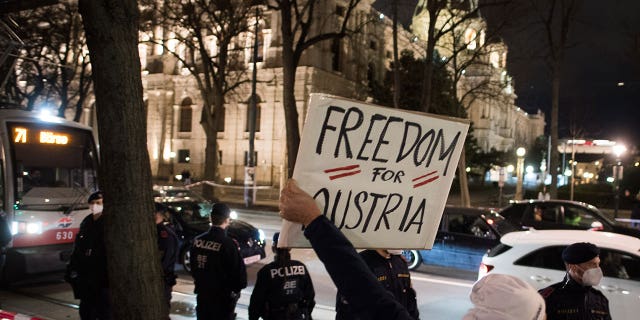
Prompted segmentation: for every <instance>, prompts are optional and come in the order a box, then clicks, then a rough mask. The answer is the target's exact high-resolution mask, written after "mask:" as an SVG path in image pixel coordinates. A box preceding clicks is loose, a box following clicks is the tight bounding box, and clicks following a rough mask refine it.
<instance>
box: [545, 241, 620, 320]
mask: <svg viewBox="0 0 640 320" xmlns="http://www.w3.org/2000/svg"><path fill="white" fill-rule="evenodd" d="M562 260H563V261H564V264H565V268H566V270H567V273H566V275H565V277H564V280H562V281H561V282H558V283H556V284H553V285H551V286H549V287H547V288H544V289H542V290H540V294H541V295H542V297H543V298H544V300H545V302H546V304H547V319H549V320H573V319H589V320H610V319H611V313H610V312H609V300H607V298H606V297H605V296H604V294H602V292H600V291H599V290H597V289H595V288H593V287H594V286H597V285H598V284H599V283H600V280H601V279H602V270H601V269H600V249H599V248H598V247H597V246H596V245H594V244H592V243H588V242H578V243H574V244H572V245H570V246H568V247H567V248H565V249H564V250H563V251H562Z"/></svg>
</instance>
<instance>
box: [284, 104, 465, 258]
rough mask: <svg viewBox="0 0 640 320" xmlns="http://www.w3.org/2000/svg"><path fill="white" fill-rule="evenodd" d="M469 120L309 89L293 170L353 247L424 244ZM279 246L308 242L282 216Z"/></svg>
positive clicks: (435, 221) (434, 225)
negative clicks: (304, 118)
mask: <svg viewBox="0 0 640 320" xmlns="http://www.w3.org/2000/svg"><path fill="white" fill-rule="evenodd" d="M468 128H469V122H468V121H467V120H464V119H457V118H448V117H443V116H437V115H431V114H424V113H416V112H409V111H403V110H399V109H391V108H384V107H379V106H375V105H371V104H367V103H363V102H359V101H354V100H348V99H343V98H338V97H334V96H329V95H323V94H312V95H311V98H310V102H309V109H308V113H307V117H306V121H305V125H304V127H303V132H302V139H301V141H300V148H299V150H298V157H297V160H296V166H295V168H294V173H293V178H294V179H296V180H297V182H298V185H299V186H300V188H302V189H303V190H305V191H306V192H308V193H309V194H310V195H311V196H312V197H313V198H314V199H315V200H316V203H317V204H318V206H319V207H320V209H321V212H322V213H323V214H324V215H325V216H326V217H327V218H329V219H330V220H331V221H332V222H333V223H334V224H335V225H336V226H337V227H338V228H339V229H340V230H341V231H342V232H343V233H344V234H345V236H346V237H347V238H348V239H349V240H350V241H351V242H352V243H353V245H354V246H355V247H356V248H388V249H401V248H402V249H409V248H411V249H419V248H426V249H429V248H431V246H432V245H433V240H434V238H435V235H436V232H437V228H438V224H439V222H440V218H441V216H442V211H443V210H444V206H445V204H446V201H447V196H448V194H449V189H450V188H451V182H452V180H453V177H454V175H455V171H456V167H457V164H458V159H459V157H460V153H461V151H462V148H463V147H464V141H465V137H466V134H467V130H468ZM278 245H279V246H282V247H310V244H309V243H308V241H307V240H306V239H305V238H304V235H303V234H302V226H301V225H299V224H295V223H291V222H289V221H284V223H283V226H282V232H281V235H280V241H279V243H278Z"/></svg>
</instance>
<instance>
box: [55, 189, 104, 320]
mask: <svg viewBox="0 0 640 320" xmlns="http://www.w3.org/2000/svg"><path fill="white" fill-rule="evenodd" d="M88 201H89V210H91V214H90V215H88V216H87V217H86V218H84V220H82V223H80V230H79V231H78V235H77V236H76V240H75V243H74V245H73V251H72V252H71V258H70V260H69V264H68V265H67V273H66V274H65V280H67V282H69V283H71V286H72V288H73V293H74V296H75V298H76V299H80V319H82V320H95V319H100V320H105V319H111V307H110V302H109V283H108V280H107V255H106V251H105V244H104V218H103V216H102V208H103V194H102V192H100V191H98V192H94V193H92V194H91V195H90V196H89V200H88Z"/></svg>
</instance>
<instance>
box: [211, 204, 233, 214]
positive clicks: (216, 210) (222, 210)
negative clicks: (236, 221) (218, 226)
mask: <svg viewBox="0 0 640 320" xmlns="http://www.w3.org/2000/svg"><path fill="white" fill-rule="evenodd" d="M211 216H212V217H221V218H229V217H230V216H231V210H230V209H229V207H227V205H226V204H224V203H216V204H214V205H213V207H211Z"/></svg>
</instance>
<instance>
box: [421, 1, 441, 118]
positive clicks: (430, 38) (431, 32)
mask: <svg viewBox="0 0 640 320" xmlns="http://www.w3.org/2000/svg"><path fill="white" fill-rule="evenodd" d="M428 6H429V5H428ZM433 10H434V9H432V8H429V17H430V18H429V29H428V30H427V52H426V53H427V56H426V58H425V61H426V62H427V63H426V64H425V67H424V79H423V80H422V81H423V82H422V97H421V98H420V107H421V110H422V111H423V112H429V110H430V109H431V96H432V91H433V90H432V86H431V83H432V82H433V69H434V67H435V66H434V65H433V57H434V55H435V47H436V39H435V32H436V20H437V18H438V15H437V13H435V12H432V11H433Z"/></svg>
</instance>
